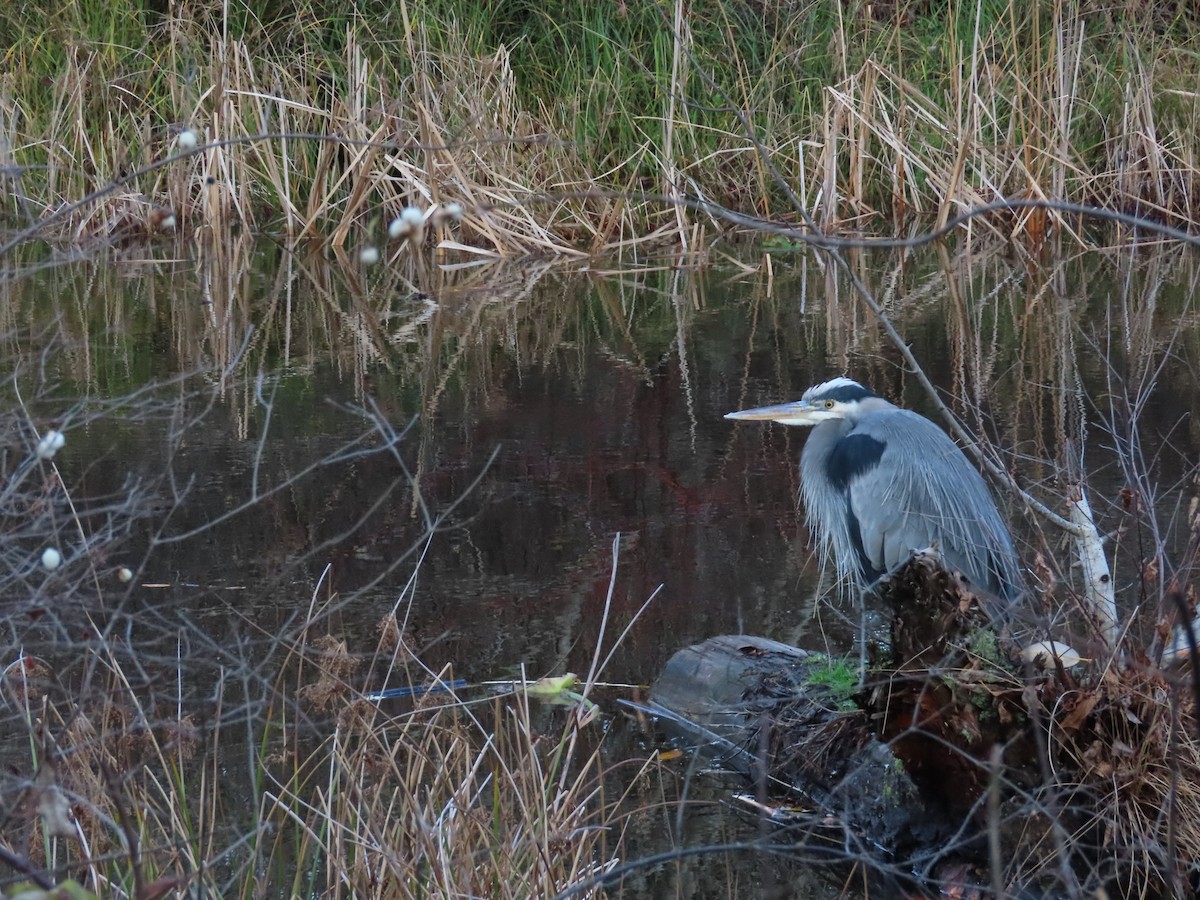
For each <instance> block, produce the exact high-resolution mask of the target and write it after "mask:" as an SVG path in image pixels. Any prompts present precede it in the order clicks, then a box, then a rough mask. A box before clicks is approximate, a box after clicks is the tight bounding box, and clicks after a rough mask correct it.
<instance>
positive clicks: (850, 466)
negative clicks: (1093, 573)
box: [726, 378, 1021, 602]
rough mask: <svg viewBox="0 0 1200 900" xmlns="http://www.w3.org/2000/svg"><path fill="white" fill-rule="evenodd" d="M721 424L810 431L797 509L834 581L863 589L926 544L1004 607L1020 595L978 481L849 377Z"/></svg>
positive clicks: (947, 449)
mask: <svg viewBox="0 0 1200 900" xmlns="http://www.w3.org/2000/svg"><path fill="white" fill-rule="evenodd" d="M726 418H728V419H751V420H771V421H776V422H782V423H784V424H787V425H813V426H815V427H814V428H813V433H812V434H811V435H809V438H808V441H807V443H806V444H805V445H804V452H803V453H802V454H801V456H800V483H801V488H802V492H803V497H804V508H805V511H806V513H807V515H808V519H809V524H810V527H811V530H813V531H814V532H815V534H816V537H817V542H818V548H819V550H820V552H821V556H822V558H823V559H829V558H830V557H832V559H833V561H834V563H835V565H836V566H837V569H838V572H839V574H840V575H842V576H845V577H849V578H851V579H853V580H854V581H856V582H857V583H858V584H859V585H860V586H865V585H868V584H870V583H872V582H874V581H875V580H876V579H878V578H879V577H880V576H881V575H883V574H885V573H886V572H889V571H891V570H892V569H894V568H896V567H897V566H898V565H900V564H901V563H903V562H904V561H906V560H907V559H908V558H909V557H910V556H911V555H912V553H913V552H914V551H916V550H924V549H928V548H930V547H934V548H936V549H937V551H938V552H939V553H940V554H941V557H942V559H943V560H944V561H945V563H946V564H947V565H948V566H949V567H950V568H952V569H956V570H958V571H960V572H962V574H964V575H965V576H967V578H969V579H970V580H971V582H972V583H973V584H976V585H978V586H980V587H983V588H985V589H986V590H988V591H989V592H990V593H992V594H994V595H996V596H997V597H999V598H1001V599H1003V600H1007V601H1010V602H1011V601H1013V600H1016V598H1017V597H1018V595H1019V594H1020V592H1021V574H1020V567H1019V565H1018V562H1017V554H1016V550H1015V549H1014V547H1013V541H1012V536H1011V535H1010V534H1009V531H1008V527H1007V526H1006V525H1005V523H1004V520H1003V518H1002V517H1001V516H1000V512H999V510H998V509H997V508H996V504H995V502H994V501H993V500H992V496H991V493H990V492H989V491H988V488H987V485H986V484H985V483H984V481H983V478H982V477H981V476H980V474H979V472H978V471H976V470H975V468H974V466H972V465H971V464H970V462H968V461H967V458H966V457H965V456H964V455H963V453H962V451H961V450H959V448H958V446H957V445H956V444H955V443H954V441H952V440H951V439H950V437H949V435H947V434H946V433H945V432H944V431H942V429H940V428H938V427H937V426H936V425H935V424H934V423H933V422H930V421H929V420H928V419H926V418H924V417H922V416H920V415H917V414H916V413H914V412H911V411H909V410H906V409H900V408H899V407H897V406H894V405H893V404H891V403H889V402H888V401H887V400H884V399H883V398H882V397H878V396H876V395H875V394H873V393H871V392H870V391H869V390H867V389H866V388H864V387H863V386H862V385H860V384H858V383H857V382H855V381H851V380H850V379H849V378H835V379H833V380H832V381H827V382H825V383H824V384H819V385H817V386H816V387H813V388H810V389H809V390H807V391H805V393H804V396H803V397H802V398H801V399H800V400H799V401H797V402H795V403H785V404H781V405H779V406H766V407H760V408H758V409H750V410H745V411H743V412H737V413H730V414H729V415H727V416H726Z"/></svg>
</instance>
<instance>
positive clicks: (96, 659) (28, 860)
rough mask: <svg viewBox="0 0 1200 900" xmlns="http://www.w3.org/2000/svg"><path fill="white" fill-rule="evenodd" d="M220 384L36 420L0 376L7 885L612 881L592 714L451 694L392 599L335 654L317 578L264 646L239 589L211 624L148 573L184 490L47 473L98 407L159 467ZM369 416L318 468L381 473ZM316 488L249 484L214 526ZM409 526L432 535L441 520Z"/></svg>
mask: <svg viewBox="0 0 1200 900" xmlns="http://www.w3.org/2000/svg"><path fill="white" fill-rule="evenodd" d="M24 371H26V370H25V369H22V372H24ZM229 371H231V370H229ZM227 374H228V371H227ZM222 389H223V388H222V387H220V386H218V387H217V388H216V389H215V391H216V393H215V394H214V393H213V389H212V388H207V389H206V388H203V387H198V386H196V385H193V383H192V380H191V379H186V378H181V379H179V380H178V381H177V382H176V383H174V384H170V385H165V386H163V390H162V391H161V392H160V391H157V390H155V389H153V388H144V389H142V390H140V391H137V392H134V393H133V394H131V395H129V396H128V397H125V398H124V399H122V400H120V401H112V402H110V403H108V404H102V403H97V404H96V405H95V406H93V405H91V404H83V403H78V404H75V405H74V406H72V407H70V409H69V412H68V413H67V414H66V415H64V416H62V417H61V418H60V419H59V420H55V421H52V422H51V421H49V415H48V412H49V410H52V409H54V408H55V407H57V406H59V405H60V403H59V401H58V400H57V398H56V396H55V392H54V391H52V390H50V389H48V388H45V387H44V385H41V383H40V382H39V379H38V377H37V376H36V375H33V374H31V375H30V376H25V375H24V374H21V373H18V375H12V376H10V377H9V378H8V379H6V380H5V381H4V383H3V390H4V393H5V395H6V397H7V398H8V399H9V400H10V401H11V408H12V409H13V410H15V411H14V412H10V413H6V414H4V416H3V417H0V444H2V446H0V523H2V524H3V526H4V529H3V531H4V534H3V537H2V538H0V599H2V600H3V606H2V621H3V623H4V626H5V637H4V640H3V644H2V648H3V649H2V653H3V658H2V660H0V698H2V701H3V707H2V712H0V717H2V721H3V729H2V732H3V737H2V738H0V755H2V756H3V759H4V763H5V768H4V775H3V776H2V777H0V821H3V823H4V824H3V828H0V870H2V871H0V889H3V890H5V891H6V892H7V891H8V890H9V889H10V888H12V889H13V890H18V889H19V890H25V891H28V893H27V894H26V893H23V894H21V895H22V896H29V897H43V896H59V894H56V893H53V892H54V891H56V890H63V891H70V892H72V893H71V895H72V896H79V897H100V896H102V897H136V898H139V900H148V898H155V897H161V896H166V895H173V896H181V895H185V894H186V895H188V896H191V895H200V894H205V895H212V896H221V897H258V896H270V895H277V896H324V897H380V898H385V897H386V898H401V897H414V898H415V897H422V898H428V897H457V896H482V895H486V896H494V897H513V898H519V897H531V896H553V895H554V894H556V893H558V892H560V891H563V890H566V889H568V888H570V887H572V886H573V885H579V884H583V883H585V882H589V880H590V879H593V878H595V877H596V876H597V875H599V874H600V873H602V872H603V871H605V870H606V869H607V868H608V867H609V866H611V865H612V864H613V862H614V859H615V856H614V854H615V853H616V852H617V851H618V848H619V846H620V843H621V842H620V834H619V832H612V831H610V829H609V827H608V826H609V825H610V823H611V822H612V820H613V814H614V807H615V804H614V801H613V800H612V799H610V798H609V797H608V796H607V795H606V794H605V790H604V788H605V783H606V781H605V779H606V771H605V765H606V763H605V762H604V759H603V757H602V755H601V749H602V737H601V733H600V731H599V725H598V724H597V723H596V718H597V713H598V710H597V709H596V707H595V706H594V705H593V704H592V703H590V702H587V701H584V700H583V699H582V698H581V697H580V696H579V695H576V694H572V693H570V692H569V690H568V687H569V686H568V685H566V684H565V683H564V685H563V686H561V687H560V688H558V689H556V690H553V691H550V690H547V689H544V688H543V689H541V690H540V691H539V690H534V689H532V688H531V686H530V685H529V684H527V683H526V682H525V681H524V680H522V679H520V678H518V679H516V680H515V681H513V682H510V683H508V684H507V685H499V686H493V687H491V688H474V689H471V688H466V687H465V686H464V685H463V683H462V682H461V681H457V680H455V679H454V678H453V677H452V673H451V672H450V671H449V669H448V668H447V669H446V670H443V671H433V670H431V669H429V668H428V667H427V666H426V665H425V663H424V662H423V661H422V659H421V656H420V653H419V652H418V651H417V650H415V649H414V647H413V644H412V641H411V637H410V635H408V634H407V633H406V632H405V626H404V620H405V615H404V613H403V609H404V607H403V606H402V605H401V603H400V602H399V601H398V602H397V605H396V607H395V608H394V609H392V610H390V611H385V612H384V613H383V615H382V616H381V619H380V622H379V625H378V628H377V629H376V637H375V638H374V639H370V638H363V637H362V636H361V634H360V636H359V637H358V639H357V641H358V643H359V646H355V645H354V643H348V642H347V640H346V639H344V638H342V637H341V636H340V635H339V634H338V633H337V630H336V628H335V622H336V620H337V615H338V612H339V611H340V610H341V609H342V607H343V604H344V598H341V597H339V596H338V595H337V593H336V592H334V591H332V590H330V589H329V588H328V584H327V578H328V577H329V572H328V571H326V573H325V574H324V575H322V576H321V579H320V580H319V581H318V586H317V588H316V589H314V590H313V591H312V593H311V595H310V596H301V597H296V598H294V601H295V603H294V606H295V607H296V608H298V609H299V610H300V612H298V613H296V614H295V615H294V616H291V617H289V618H287V619H285V620H284V621H283V622H282V624H281V625H280V627H279V628H278V629H277V630H274V631H270V632H269V633H264V628H263V625H262V623H260V622H258V621H253V622H252V621H250V620H249V618H248V617H247V616H246V615H245V614H244V610H242V609H240V608H239V605H238V602H237V599H236V596H237V595H236V594H226V600H225V601H224V602H223V605H222V604H219V605H220V606H221V608H220V610H219V611H218V610H217V608H216V607H212V608H209V609H208V611H204V610H198V609H197V608H196V607H194V606H192V605H191V604H188V603H184V604H178V603H175V602H174V601H173V599H172V593H171V592H172V589H173V587H174V586H172V585H170V584H160V583H154V584H151V583H147V579H146V574H145V573H146V572H147V570H148V569H150V568H152V563H153V561H154V560H155V559H156V556H155V553H156V552H158V551H159V550H161V548H162V547H163V546H165V545H167V544H169V543H171V542H172V541H173V540H176V539H180V538H179V534H178V533H177V532H178V528H179V526H177V527H176V529H175V531H176V533H175V534H174V535H168V534H167V532H169V531H172V529H170V528H168V527H167V526H166V525H165V524H164V516H166V517H168V518H169V517H170V516H171V515H178V516H181V517H183V518H187V517H188V515H189V514H188V513H186V512H183V511H182V510H183V507H184V506H185V502H184V501H185V498H186V497H187V496H188V493H189V492H188V490H187V489H186V488H184V487H183V484H184V483H185V482H186V481H187V478H185V477H181V476H180V474H179V473H172V472H161V473H154V472H149V473H145V474H144V475H143V476H142V478H141V479H140V480H138V481H132V480H131V481H129V482H127V483H126V484H124V485H123V486H122V487H121V489H120V490H119V491H116V492H115V493H114V494H113V495H111V496H85V495H84V493H83V492H81V491H76V490H75V489H74V488H73V487H72V486H71V485H70V484H69V483H68V482H66V481H65V480H64V478H63V477H62V475H61V474H60V471H59V468H58V466H59V464H60V463H61V462H62V461H63V459H64V457H73V459H72V465H71V467H70V468H75V467H76V466H77V464H79V463H80V462H81V459H80V455H79V454H80V451H79V450H78V449H77V448H76V443H77V442H79V441H82V440H83V439H82V437H81V435H82V434H83V431H84V429H83V428H82V427H81V426H84V425H87V424H89V423H91V422H92V421H94V420H96V419H98V418H100V417H102V416H105V415H118V416H120V417H121V418H122V420H123V421H125V422H126V423H130V426H131V427H133V428H135V429H137V428H140V429H151V430H153V429H155V428H160V429H161V428H165V434H166V436H167V437H166V440H167V441H168V443H169V447H168V449H167V452H166V453H165V457H164V458H166V459H173V458H174V457H175V455H176V454H177V453H178V452H179V449H180V447H181V446H182V444H183V443H184V442H185V441H186V440H191V439H194V437H195V434H196V429H198V428H201V427H203V424H204V423H205V422H206V421H207V418H208V416H209V415H211V414H212V411H213V402H212V401H213V398H214V396H217V395H218V394H219V392H220V391H221V390H222ZM160 394H161V395H162V396H163V397H165V398H166V399H160ZM206 394H207V395H206ZM181 395H182V396H183V399H180V397H181ZM368 418H370V417H369V416H368ZM268 421H269V419H268ZM371 421H372V422H373V424H371V425H369V426H368V427H367V430H366V431H365V432H363V433H362V434H360V435H359V436H358V437H357V438H351V439H350V440H348V441H347V443H346V444H345V446H344V447H343V448H342V449H341V450H339V451H336V452H334V453H333V454H332V455H328V456H326V457H324V458H323V459H322V460H321V462H320V465H321V466H330V465H334V466H336V465H339V464H349V463H350V462H351V461H353V465H355V466H360V465H363V464H364V462H365V461H368V460H370V459H372V458H375V457H377V458H380V459H382V460H385V461H387V460H390V459H392V456H391V455H392V454H393V453H395V449H396V445H397V443H398V441H399V440H400V439H401V435H400V434H397V433H396V432H394V431H393V430H392V429H390V428H389V427H387V426H386V424H385V423H383V422H382V421H379V420H375V419H371ZM130 458H132V454H130ZM85 468H86V467H85ZM401 469H403V466H402V465H401ZM311 471H312V467H310V468H308V469H305V470H303V471H302V472H301V473H300V474H295V475H286V476H283V478H282V480H281V481H279V482H277V483H276V482H273V481H272V480H271V476H269V475H268V473H266V472H265V471H264V472H261V473H259V472H256V473H255V474H254V475H253V477H252V479H251V485H252V486H251V488H250V496H249V497H248V498H247V499H246V501H245V502H244V503H242V504H240V505H239V506H238V507H237V508H236V509H234V510H232V511H231V512H230V513H228V514H227V515H225V516H221V517H219V518H218V521H225V520H226V519H228V517H229V515H235V514H242V515H247V514H253V513H254V511H255V510H256V509H258V508H261V507H265V506H269V504H270V502H271V498H272V497H273V496H275V495H276V494H277V493H278V492H279V491H281V490H282V491H290V490H293V489H297V488H299V486H300V485H301V483H302V482H303V480H304V478H305V477H306V475H305V472H307V473H311ZM399 480H400V481H401V483H407V482H406V481H405V479H404V478H403V477H402V476H401V477H400V479H399ZM386 494H387V492H385V497H386ZM164 508H166V509H167V510H168V511H167V512H164ZM422 508H423V507H422ZM426 512H427V513H428V521H427V525H428V531H427V533H426V534H424V535H423V536H422V539H421V540H422V541H426V542H427V541H428V540H429V539H430V537H431V536H432V535H433V534H434V533H435V532H436V531H437V530H438V529H439V528H440V527H441V521H440V519H439V518H438V516H437V515H436V514H435V513H432V512H429V511H428V510H426ZM370 514H371V510H368V511H367V512H364V513H362V514H361V516H359V518H358V519H357V520H356V521H357V524H356V525H355V526H354V527H362V526H363V524H364V523H365V522H366V521H367V520H368V518H369V516H370ZM212 527H216V526H215V524H213V523H204V522H203V521H201V522H200V523H199V524H198V525H196V526H195V527H194V528H192V529H190V530H186V529H185V531H186V539H187V540H191V541H198V540H204V535H205V534H206V533H207V532H208V531H209V530H210V529H211V528H212ZM352 530H353V529H352ZM405 558H407V556H406V555H404V554H402V555H401V556H400V559H401V560H403V559H405ZM278 589H280V588H279V586H278V585H275V586H272V585H271V584H270V583H269V582H268V579H263V581H262V582H260V583H256V584H255V585H254V586H253V591H254V592H259V591H263V592H266V591H270V590H278ZM216 593H217V595H218V596H219V595H220V592H219V591H218V592H216ZM230 597H233V598H234V599H229V598H230ZM409 599H410V600H411V598H409ZM197 617H198V618H197ZM198 619H199V620H198ZM216 623H220V624H216ZM356 633H358V632H356ZM589 690H590V682H589V683H588V684H587V685H586V686H584V687H583V688H582V692H583V694H585V695H586V693H587V692H588V691H589ZM535 695H536V696H538V697H541V698H543V699H542V700H536V701H535V700H533V699H531V698H532V697H533V696H535ZM548 701H556V702H557V705H549V704H548ZM18 885H19V886H21V887H20V888H18V887H16V886H18ZM592 895H595V890H591V891H590V892H589V891H588V890H585V891H584V892H583V893H582V894H581V896H592Z"/></svg>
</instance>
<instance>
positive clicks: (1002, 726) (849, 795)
mask: <svg viewBox="0 0 1200 900" xmlns="http://www.w3.org/2000/svg"><path fill="white" fill-rule="evenodd" d="M877 590H878V593H879V595H880V597H882V598H883V599H884V600H885V601H887V602H888V603H890V604H892V607H893V609H894V611H895V615H894V618H893V627H892V644H891V647H890V648H889V649H890V652H885V653H883V654H882V655H881V656H882V658H880V659H877V661H876V663H875V665H873V666H872V669H871V670H870V671H869V672H868V674H867V679H866V683H865V685H864V686H863V688H862V690H861V691H860V692H858V693H856V694H854V695H853V696H849V695H848V694H847V693H845V692H843V693H842V695H841V696H838V695H837V694H836V692H834V691H832V690H831V689H830V688H829V687H828V686H827V685H825V684H823V683H822V682H821V680H820V678H819V677H817V678H814V675H816V674H817V673H818V672H819V670H822V669H824V670H828V668H829V666H830V661H829V659H828V658H827V657H825V656H824V655H822V654H816V653H810V652H808V651H805V650H802V649H799V648H796V647H789V646H787V645H785V644H780V643H778V642H775V641H771V640H767V639H765V638H757V637H748V636H741V635H724V636H721V637H715V638H711V639H709V640H707V641H705V642H703V643H701V644H697V645H695V646H692V647H688V648H685V649H683V650H680V651H679V652H678V653H676V654H675V656H674V657H672V659H671V660H670V661H669V662H668V663H667V665H666V667H665V668H664V669H663V672H662V674H661V675H660V677H659V679H658V681H657V682H656V683H655V684H654V686H653V688H652V689H651V698H652V700H653V701H654V704H655V709H656V711H657V712H659V713H660V717H661V718H662V720H663V721H664V723H665V724H666V725H667V726H668V727H669V728H670V729H671V730H672V731H674V732H675V733H676V734H681V735H683V736H684V737H685V738H686V739H687V740H688V741H689V742H690V743H691V744H692V745H693V746H695V747H697V748H698V749H701V750H702V751H703V752H705V753H706V754H707V755H709V756H711V757H714V758H717V759H718V760H720V761H721V762H722V763H723V764H724V765H726V766H727V767H730V768H733V769H735V770H737V771H740V772H743V773H745V774H746V775H748V776H749V777H751V778H753V779H756V780H757V779H769V780H770V781H771V783H772V785H773V786H774V787H776V788H782V789H784V790H786V791H790V792H794V793H798V794H800V795H802V796H803V797H805V798H808V799H809V800H810V801H811V802H812V803H813V804H814V805H815V806H816V807H817V808H818V809H819V810H820V811H821V812H822V813H823V814H824V815H826V816H827V817H829V818H830V820H832V821H834V822H836V823H837V824H838V825H839V826H840V827H843V828H845V829H847V830H848V831H850V832H853V833H854V834H856V835H858V836H859V837H861V838H863V839H864V840H866V841H869V842H870V843H872V844H875V845H876V846H879V847H883V848H886V849H888V850H890V851H893V852H895V853H900V854H902V853H905V852H909V853H912V852H916V851H918V850H928V851H931V852H933V854H934V855H936V852H937V848H938V847H939V846H940V843H941V842H942V840H943V838H944V837H945V836H946V835H947V834H948V833H951V832H953V833H955V834H957V836H958V837H959V839H960V841H961V840H962V839H963V838H964V836H965V835H967V834H969V833H971V832H972V831H973V829H972V827H971V825H970V822H969V819H970V817H971V816H972V815H976V816H977V815H978V811H979V810H980V808H981V806H980V803H979V801H980V798H981V796H982V795H983V793H984V791H986V789H987V786H988V784H989V780H990V779H991V778H992V777H994V774H995V773H994V772H993V771H992V770H991V768H990V767H989V762H988V761H989V758H990V755H991V753H992V748H993V747H996V746H1002V747H1004V748H1005V751H1004V757H1003V759H1002V760H1001V764H1002V765H1004V766H1005V767H1006V769H1008V770H1009V771H1008V773H1007V776H1006V777H1008V778H1009V779H1010V783H1011V779H1012V778H1014V777H1016V776H1014V774H1013V771H1012V770H1013V769H1014V768H1015V769H1018V770H1019V769H1022V768H1025V767H1027V766H1028V765H1029V761H1030V760H1031V759H1032V758H1033V752H1034V748H1033V746H1032V744H1031V743H1029V742H1028V741H1026V740H1025V739H1024V737H1023V734H1024V732H1025V731H1026V730H1027V729H1026V728H1025V723H1026V716H1025V712H1026V711H1025V708H1024V702H1025V700H1024V697H1023V683H1022V679H1021V678H1020V676H1019V674H1018V673H1017V672H1016V670H1015V668H1014V666H1013V664H1012V663H1011V662H1010V661H1009V655H1010V653H1011V652H1012V651H1011V648H1010V646H1009V645H1008V642H1007V638H1006V635H1007V632H1008V629H1009V627H1010V623H1009V622H1007V621H1003V622H1001V623H1000V625H999V627H997V626H996V625H995V624H994V623H993V620H992V618H991V617H989V615H988V613H987V612H986V610H992V611H993V615H995V614H996V610H997V609H998V608H1000V607H999V606H998V604H997V602H996V601H995V598H991V597H988V596H986V595H983V594H982V593H980V592H976V591H975V590H974V589H973V588H972V586H971V585H970V584H969V582H967V581H966V580H965V579H963V578H962V576H961V575H958V574H957V573H953V572H948V571H946V570H945V569H944V568H943V567H942V565H941V563H940V562H939V560H938V558H937V557H936V556H934V555H931V554H917V555H916V556H914V558H913V559H912V560H910V562H909V563H908V564H906V565H905V566H902V567H901V568H900V569H899V570H898V571H897V572H895V573H893V575H892V576H891V577H890V578H889V579H888V580H887V582H885V583H884V584H882V585H880V586H879V587H878V589H877ZM964 817H965V818H964ZM977 824H978V825H980V826H982V825H983V824H984V823H983V822H982V821H981V822H978V823H977ZM964 826H965V827H964ZM967 843H969V838H968V839H967ZM957 849H958V851H960V852H961V851H962V850H963V849H964V844H963V843H959V844H958V845H957Z"/></svg>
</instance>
